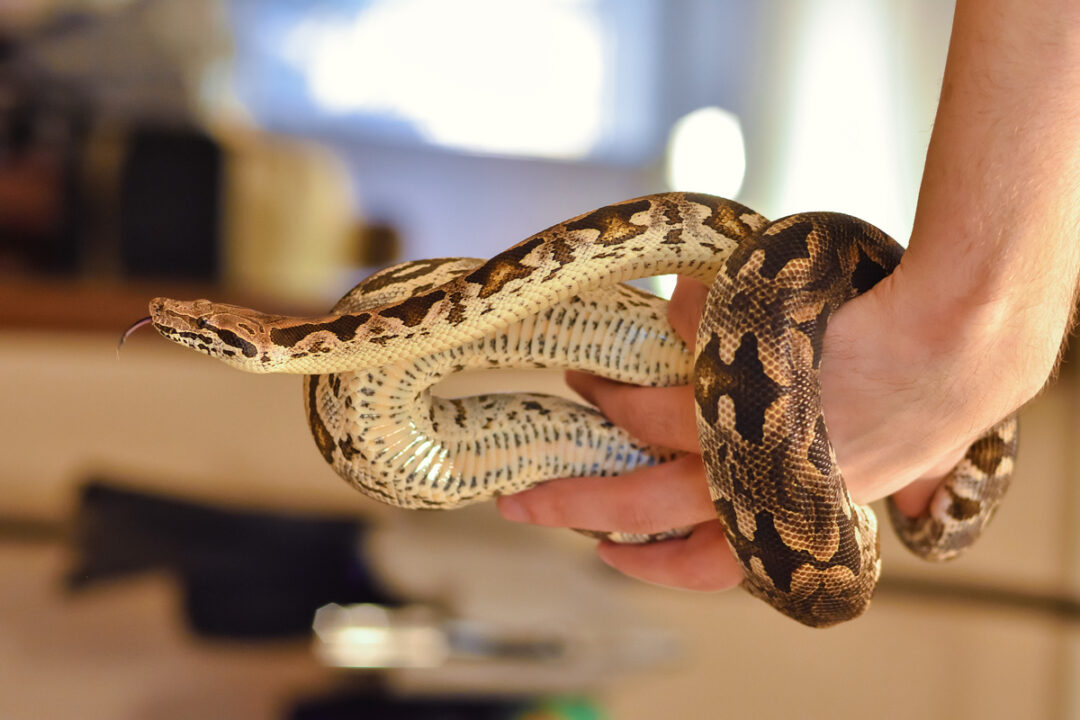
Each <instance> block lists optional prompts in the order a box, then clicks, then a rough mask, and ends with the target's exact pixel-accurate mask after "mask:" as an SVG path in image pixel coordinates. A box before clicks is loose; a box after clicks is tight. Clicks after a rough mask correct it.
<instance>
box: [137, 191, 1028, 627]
mask: <svg viewBox="0 0 1080 720" xmlns="http://www.w3.org/2000/svg"><path fill="white" fill-rule="evenodd" d="M901 253H902V248H901V247H900V246H899V245H897V244H896V243H894V242H893V241H892V240H890V239H889V238H888V237H887V236H885V235H884V234H883V233H882V232H881V231H879V230H878V229H876V228H874V227H873V226H871V225H868V224H867V223H864V222H862V221H860V220H857V219H855V218H852V217H848V216H845V215H838V214H830V213H810V214H801V215H795V216H791V217H787V218H784V219H782V220H778V221H776V222H772V223H770V222H769V221H768V220H766V219H765V218H763V217H762V216H760V215H758V214H757V213H755V212H753V211H752V210H750V209H748V208H746V207H744V206H742V205H740V204H738V203H736V202H733V201H730V200H724V199H721V198H716V197H712V196H708V195H700V194H692V193H665V194H659V195H651V196H647V197H643V198H638V199H635V200H629V201H626V202H622V203H616V204H614V205H609V206H607V207H603V208H600V209H598V210H595V211H593V212H590V213H587V214H585V215H582V216H580V217H577V218H574V219H572V220H568V221H566V222H564V223H560V224H559V225H556V226H554V227H552V228H550V229H548V230H545V231H543V232H541V233H538V234H537V235H534V236H532V237H530V238H528V239H526V240H524V241H522V242H520V243H518V244H517V245H515V246H513V247H511V248H510V249H508V250H506V251H504V252H502V253H499V254H498V255H496V256H495V257H493V258H491V259H490V260H487V261H486V262H485V261H480V260H469V259H460V258H454V259H441V260H426V261H419V262H410V263H404V264H402V265H398V266H395V267H392V268H389V269H387V270H383V271H381V272H379V273H376V274H375V275H372V276H371V277H370V278H368V279H367V280H365V281H364V282H362V283H361V284H360V285H358V286H357V287H356V288H354V289H353V290H352V291H351V292H350V293H349V294H348V295H346V296H345V297H344V298H343V299H342V300H341V301H340V302H339V303H338V304H337V305H336V306H335V308H334V309H333V311H332V313H331V314H329V315H326V316H323V317H317V318H293V317H285V316H275V315H267V314H264V313H259V312H256V311H254V310H249V309H246V308H240V307H236V306H231V305H224V304H220V303H212V302H210V301H207V300H195V301H176V300H169V299H164V298H157V299H155V300H153V301H152V302H151V305H150V309H151V321H152V323H153V325H154V327H155V328H157V330H158V331H159V332H161V333H162V334H163V335H164V336H165V337H167V338H169V339H171V340H174V341H176V342H178V343H180V344H182V345H185V346H188V347H191V348H193V349H195V350H198V351H200V352H203V353H206V354H208V355H211V356H213V357H216V358H218V359H220V360H222V361H224V362H226V363H227V364H229V365H232V366H234V367H237V368H240V369H242V370H247V371H250V372H286V373H300V374H305V375H307V377H305V378H304V400H305V408H306V412H307V417H308V422H309V424H310V427H311V431H312V435H313V436H314V438H315V442H316V445H317V446H318V448H319V451H320V452H321V454H322V455H323V457H324V458H325V459H326V461H327V462H328V463H330V464H331V465H332V466H333V468H334V469H335V470H336V471H337V472H338V473H339V474H340V475H341V476H343V477H344V478H345V479H346V480H348V481H349V482H350V483H352V484H353V485H355V486H356V487H357V488H358V489H360V490H361V491H363V492H365V493H367V494H368V495H370V496H372V497H374V498H376V499H378V500H381V501H383V502H387V503H391V504H393V505H397V506H401V507H411V508H451V507H455V506H460V505H463V504H466V503H470V502H475V501H479V500H483V499H486V498H490V497H492V496H494V495H497V494H509V493H513V492H517V491H520V490H524V489H525V488H528V487H530V486H532V485H534V484H536V483H538V482H542V481H544V480H548V479H551V478H555V477H568V476H580V475H614V474H619V473H624V472H627V471H629V470H632V469H633V468H635V467H639V466H641V465H647V464H652V463H657V462H663V461H665V460H668V459H671V458H673V457H675V455H676V453H674V452H672V451H669V450H666V449H664V448H659V447H654V446H649V445H646V444H643V443H640V442H638V441H636V440H635V439H634V438H632V437H630V436H629V435H628V434H627V433H626V432H625V431H623V430H622V429H621V428H619V427H616V426H614V425H612V424H611V423H610V422H608V421H607V420H605V419H604V418H603V416H601V415H600V414H599V413H598V412H596V411H595V410H593V409H592V408H589V407H585V406H582V405H578V404H576V403H572V402H569V401H566V400H563V399H560V398H554V397H548V396H542V395H526V394H519V395H482V396H477V397H470V398H461V399H444V398H440V397H437V396H434V395H433V394H432V393H431V390H430V388H431V386H432V385H433V384H434V383H436V382H437V381H438V380H439V379H441V378H443V377H445V376H446V375H448V374H451V373H453V372H457V371H460V370H464V369H476V368H488V367H556V368H576V369H580V370H585V371H587V372H592V373H596V374H599V375H603V376H605V377H608V378H611V379H614V380H619V381H622V382H628V383H635V384H641V385H654V386H671V385H680V384H688V383H691V382H692V383H693V384H694V386H695V397H696V403H697V424H698V432H699V436H700V440H701V447H702V453H703V459H704V464H705V468H706V473H707V476H708V481H709V488H710V491H711V494H712V498H713V501H714V504H715V506H716V512H717V515H718V517H719V518H720V520H721V522H722V523H723V525H724V527H725V529H726V533H727V538H728V541H729V543H730V545H731V547H732V549H733V550H734V552H735V554H736V556H737V557H738V560H739V563H740V565H741V566H742V569H743V571H744V573H745V581H744V585H745V587H746V588H747V589H748V590H749V591H750V592H751V593H753V594H754V595H756V596H758V597H760V598H762V599H764V600H765V601H766V602H768V603H769V604H771V605H772V606H773V607H775V608H777V609H778V610H780V611H781V612H783V613H785V614H787V615H789V616H790V617H792V618H794V619H796V620H798V621H800V622H802V623H805V624H807V625H811V626H818V627H822V626H828V625H832V624H835V623H837V622H841V621H843V620H848V619H850V618H853V617H856V616H857V615H859V614H860V613H861V612H862V611H863V610H864V609H865V608H866V606H867V605H868V603H869V600H870V596H871V594H872V593H873V589H874V585H875V583H876V581H877V578H878V575H879V571H880V560H879V557H878V537H877V525H876V520H875V518H874V514H873V512H872V511H871V510H870V509H869V508H867V507H863V506H860V505H856V504H855V503H853V502H852V500H851V498H850V497H849V496H848V493H847V489H846V487H845V485H844V481H843V478H841V476H840V472H839V470H838V468H837V466H836V463H835V456H834V452H833V449H832V446H831V445H830V443H829V439H828V434H827V431H826V426H825V422H824V418H823V415H822V411H821V401H820V390H819V385H818V379H817V370H818V367H819V364H820V362H821V345H822V338H823V337H824V333H825V326H826V323H827V322H828V318H829V316H830V315H831V313H832V312H833V311H835V310H836V308H837V307H839V305H840V304H841V303H843V302H845V301H846V300H848V299H850V298H852V297H854V296H855V295H857V294H859V293H861V292H865V291H866V290H868V289H869V288H871V287H872V286H873V285H874V284H875V283H877V282H878V281H879V280H881V279H882V278H883V277H885V276H886V275H888V274H889V273H890V272H891V271H892V270H893V268H894V267H895V266H896V264H897V262H898V261H899V259H900V255H901ZM663 273H679V274H682V275H689V276H692V277H696V278H698V279H700V280H702V281H704V282H706V283H710V284H711V290H710V293H709V296H708V300H707V304H706V309H705V314H704V316H703V319H702V322H701V326H700V329H699V331H698V337H697V347H696V351H694V352H692V351H691V350H689V349H688V348H687V347H686V346H685V345H684V344H683V343H682V341H681V340H680V339H679V337H678V335H677V334H676V333H675V332H674V330H673V329H672V328H671V326H670V325H669V324H668V322H667V320H666V312H665V308H666V304H665V302H664V301H663V300H660V299H658V298H656V297H653V296H651V295H648V294H646V293H643V292H641V291H639V290H636V289H634V288H632V287H629V286H627V285H623V284H621V283H623V282H624V281H627V280H631V279H634V278H640V277H646V276H651V275H657V274H663ZM1016 427H1017V426H1016V419H1015V418H1014V417H1011V418H1008V419H1006V420H1005V421H1003V422H1001V423H1000V424H998V425H996V426H995V427H993V428H991V429H990V430H989V431H987V432H986V433H985V434H984V435H983V436H982V437H980V438H979V439H978V440H977V441H975V442H974V443H973V444H972V445H971V447H970V448H969V450H968V452H967V454H966V456H965V458H964V460H963V461H961V462H960V463H959V464H958V465H957V466H956V467H955V468H954V469H953V470H952V471H951V473H950V474H949V475H948V477H947V478H946V479H945V480H944V481H943V482H942V485H941V487H940V488H939V489H938V490H937V492H936V494H935V495H934V497H933V500H932V501H931V505H930V509H929V511H928V512H927V514H925V515H923V516H922V517H919V518H914V519H910V518H907V517H905V516H903V515H902V514H901V513H900V512H899V511H897V510H896V508H895V507H894V506H892V505H891V504H890V516H891V518H892V521H893V524H894V526H895V528H896V530H897V532H898V534H899V536H900V537H901V539H902V540H903V542H904V543H905V544H906V545H907V546H908V547H909V548H910V549H912V550H913V551H914V552H916V553H917V554H919V555H920V556H923V557H926V558H929V559H945V558H949V557H952V556H954V555H956V554H957V553H959V552H960V551H961V550H963V549H964V548H966V547H967V546H968V545H970V544H971V543H972V542H973V541H974V540H975V539H976V538H977V537H978V536H979V534H980V533H981V531H982V529H983V528H984V527H985V525H986V523H987V522H988V521H989V519H990V517H991V516H992V515H993V513H994V511H995V509H996V508H997V505H998V503H999V501H1000V500H1001V497H1002V495H1003V493H1004V491H1005V489H1006V487H1007V485H1008V481H1009V477H1010V475H1011V472H1012V467H1013V458H1014V455H1015V452H1016ZM680 533H683V534H684V533H685V530H681V531H680V530H673V531H672V532H670V533H663V534H661V535H658V536H629V535H618V534H614V535H611V536H610V537H612V539H614V540H616V541H620V542H639V541H652V540H659V539H664V538H666V537H671V536H676V535H679V534H680Z"/></svg>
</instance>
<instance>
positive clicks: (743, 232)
mask: <svg viewBox="0 0 1080 720" xmlns="http://www.w3.org/2000/svg"><path fill="white" fill-rule="evenodd" d="M683 197H685V198H686V199H687V200H689V201H690V202H692V203H696V204H698V205H704V206H705V207H707V208H709V209H710V210H711V211H712V212H710V213H709V217H707V218H705V220H703V221H702V225H704V226H705V227H707V228H711V229H712V230H715V231H716V232H718V233H720V234H721V235H723V236H724V237H728V238H731V239H732V240H738V241H739V242H742V241H743V240H745V239H746V238H748V237H750V236H751V235H753V234H754V228H753V227H751V226H750V225H748V224H747V223H746V222H745V221H744V220H743V217H745V216H748V215H749V216H754V217H756V216H757V213H755V212H754V211H753V210H751V209H750V208H748V207H746V206H745V205H741V204H739V203H737V202H735V201H733V200H726V199H724V198H718V197H716V196H714V195H705V194H703V193H685V194H684V195H683Z"/></svg>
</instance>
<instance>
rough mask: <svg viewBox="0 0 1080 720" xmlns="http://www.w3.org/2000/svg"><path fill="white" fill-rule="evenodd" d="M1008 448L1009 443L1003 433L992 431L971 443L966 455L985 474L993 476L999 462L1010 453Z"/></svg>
mask: <svg viewBox="0 0 1080 720" xmlns="http://www.w3.org/2000/svg"><path fill="white" fill-rule="evenodd" d="M1008 450H1009V447H1008V444H1007V443H1006V442H1005V441H1004V440H1003V439H1002V438H1001V435H999V434H998V433H996V432H992V433H987V434H986V435H984V436H982V437H981V438H979V439H978V440H976V441H975V442H973V443H971V447H969V448H968V451H967V454H966V455H965V456H964V457H966V458H967V460H968V461H969V462H970V463H971V464H972V465H974V466H975V467H976V468H978V469H979V470H980V471H981V472H982V473H983V474H985V475H987V476H991V475H993V474H994V473H996V472H997V469H998V464H999V463H1000V462H1001V461H1002V460H1003V459H1004V458H1005V456H1006V455H1007V454H1008Z"/></svg>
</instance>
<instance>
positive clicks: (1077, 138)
mask: <svg viewBox="0 0 1080 720" xmlns="http://www.w3.org/2000/svg"><path fill="white" fill-rule="evenodd" d="M1078 273H1080V6H1078V5H1077V3H1076V2H1075V0H1048V1H1045V2H1035V1H1034V0H959V2H958V3H957V10H956V18H955V22H954V27H953V37H952V41H951V43H950V48H949V56H948V62H947V65H946V71H945V78H944V83H943V86H942V95H941V102H940V105H939V108H938V115H937V120H936V122H935V126H934V131H933V135H932V138H931V143H930V150H929V153H928V155H927V161H926V169H925V172H924V176H923V185H922V190H921V193H920V195H919V205H918V211H917V214H916V219H915V226H914V231H913V234H912V238H911V242H910V246H909V249H908V252H907V254H906V255H905V257H904V260H903V262H902V264H901V283H900V285H903V286H904V287H905V288H906V293H905V297H906V299H907V301H909V302H911V303H912V304H913V307H917V308H919V312H918V313H917V315H918V317H919V322H921V323H922V331H923V332H924V333H926V334H927V335H928V339H929V346H930V347H932V348H935V349H942V348H945V349H948V350H954V349H956V348H959V347H964V348H967V350H966V352H967V353H968V354H969V355H970V356H972V357H981V358H984V359H985V358H987V357H991V355H989V354H993V355H992V357H993V358H994V359H993V361H992V362H993V363H994V364H995V365H996V366H995V367H993V368H987V375H992V376H995V377H993V378H992V379H993V380H997V379H999V378H1000V377H1001V376H1003V375H1007V376H1009V377H1011V378H1014V379H1015V382H1014V383H1013V384H1014V385H1015V386H1016V391H1017V394H1018V395H1019V397H1017V398H1015V400H1014V402H1016V403H1021V402H1023V401H1024V400H1026V399H1028V398H1029V397H1030V396H1031V395H1032V394H1034V393H1035V392H1037V390H1038V388H1039V386H1041V385H1042V384H1043V382H1045V379H1046V377H1047V376H1048V375H1049V374H1050V372H1051V369H1052V367H1053V363H1054V361H1055V359H1056V357H1057V354H1058V349H1059V347H1060V345H1061V341H1062V337H1063V335H1064V333H1065V332H1066V325H1067V323H1068V322H1069V318H1070V317H1071V312H1072V308H1073V307H1074V297H1073V296H1074V293H1075V290H1076V281H1077V275H1078ZM899 289H900V287H899V286H898V290H899ZM969 359H970V358H969ZM983 362H985V360H983ZM1024 395H1026V397H1023V396H1024Z"/></svg>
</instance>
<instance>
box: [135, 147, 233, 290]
mask: <svg viewBox="0 0 1080 720" xmlns="http://www.w3.org/2000/svg"><path fill="white" fill-rule="evenodd" d="M223 166H224V160H223V153H222V151H221V148H220V147H219V146H218V144H217V143H216V142H215V141H213V140H211V139H210V138H209V137H207V136H206V135H204V134H202V133H200V132H197V131H191V130H183V129H165V128H142V129H138V130H136V131H134V132H133V133H132V134H131V136H130V138H129V140H128V151H127V157H126V161H125V162H124V164H123V170H122V177H121V181H120V182H121V190H120V213H119V214H120V255H121V265H122V267H123V269H124V272H125V275H128V276H134V277H160V278H170V279H178V280H215V279H217V277H218V274H219V268H218V259H219V257H220V255H221V253H220V251H219V247H220V244H221V226H222V219H221V214H222V211H221V193H222V186H223V181H222V172H223Z"/></svg>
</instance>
